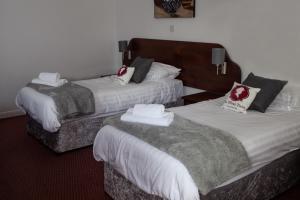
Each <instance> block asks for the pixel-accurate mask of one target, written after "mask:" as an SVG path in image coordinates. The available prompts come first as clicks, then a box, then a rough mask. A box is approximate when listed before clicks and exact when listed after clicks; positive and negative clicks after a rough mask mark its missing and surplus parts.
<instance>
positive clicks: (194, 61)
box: [123, 38, 241, 94]
mask: <svg viewBox="0 0 300 200" xmlns="http://www.w3.org/2000/svg"><path fill="white" fill-rule="evenodd" d="M212 48H224V47H223V46H222V45H220V44H217V43H202V42H186V41H172V40H156V39H143V38H133V39H131V41H130V43H129V45H128V49H129V50H130V51H131V60H129V59H128V52H126V53H125V56H124V61H123V62H124V63H125V64H126V65H130V63H131V62H132V61H133V60H134V59H135V58H136V57H137V56H141V57H146V58H154V60H155V61H156V62H162V63H165V64H170V65H173V66H176V67H178V68H181V69H182V71H181V73H180V75H179V77H178V79H181V80H182V81H183V84H184V85H186V86H190V87H194V88H199V89H203V90H207V91H209V92H213V93H217V94H225V93H227V92H228V91H229V90H230V89H231V87H232V85H233V83H234V82H240V81H241V69H240V67H239V66H238V65H237V64H236V63H235V62H233V61H232V60H231V59H230V56H229V54H228V52H227V51H226V55H225V61H226V62H227V74H225V75H222V74H219V75H217V73H216V66H214V65H213V64H212V63H211V55H212Z"/></svg>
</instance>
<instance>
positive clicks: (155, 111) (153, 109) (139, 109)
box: [132, 104, 165, 118]
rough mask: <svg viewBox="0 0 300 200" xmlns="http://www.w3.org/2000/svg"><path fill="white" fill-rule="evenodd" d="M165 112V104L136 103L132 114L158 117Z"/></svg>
mask: <svg viewBox="0 0 300 200" xmlns="http://www.w3.org/2000/svg"><path fill="white" fill-rule="evenodd" d="M164 113H165V106H164V105H162V104H136V105H135V106H134V107H133V111H132V114H133V115H136V116H141V117H152V118H160V117H163V115H164Z"/></svg>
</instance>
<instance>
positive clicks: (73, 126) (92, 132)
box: [27, 99, 183, 153]
mask: <svg viewBox="0 0 300 200" xmlns="http://www.w3.org/2000/svg"><path fill="white" fill-rule="evenodd" d="M181 105H183V100H182V99H178V100H177V101H176V102H170V103H167V104H165V106H166V107H167V108H170V107H175V106H181ZM105 118H106V117H97V116H84V117H80V118H75V119H69V120H66V121H65V122H64V123H62V125H61V127H60V129H59V130H58V131H57V132H55V133H50V132H48V131H46V130H44V129H43V127H42V126H41V125H40V124H39V123H38V122H36V121H35V120H34V119H32V118H31V117H30V116H29V115H27V132H28V134H29V135H32V136H33V137H35V138H36V139H38V140H39V141H40V142H41V143H42V144H44V145H45V146H47V147H49V148H50V149H52V150H53V151H55V152H56V153H63V152H66V151H70V150H73V149H78V148H82V147H86V146H89V145H92V144H93V142H94V139H95V137H96V134H97V133H98V131H99V130H100V128H101V127H102V124H103V121H104V120H105Z"/></svg>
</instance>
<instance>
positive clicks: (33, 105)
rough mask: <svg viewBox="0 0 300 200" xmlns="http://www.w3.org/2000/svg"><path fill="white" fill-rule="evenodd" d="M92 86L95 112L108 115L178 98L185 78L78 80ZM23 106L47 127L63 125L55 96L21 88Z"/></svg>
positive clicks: (19, 97) (51, 129) (19, 100)
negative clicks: (127, 81) (135, 81)
mask: <svg viewBox="0 0 300 200" xmlns="http://www.w3.org/2000/svg"><path fill="white" fill-rule="evenodd" d="M74 83H76V84H79V85H82V86H84V87H87V88H89V89H90V90H91V91H92V92H93V94H94V97H95V114H94V115H97V116H108V115H111V114H115V113H117V112H121V111H125V110H126V109H128V108H129V107H132V106H133V105H135V104H137V103H145V104H147V103H161V104H165V103H168V102H173V101H176V100H177V99H178V98H179V97H181V96H182V95H183V85H182V81H180V80H177V79H161V80H158V81H144V82H142V83H139V84H136V83H129V84H127V85H121V84H119V82H118V81H117V80H116V79H115V77H114V76H108V77H103V78H97V79H90V80H81V81H74ZM16 104H17V105H18V107H19V108H21V109H23V110H24V111H26V112H28V113H29V114H30V116H31V117H32V118H33V119H35V120H36V121H37V122H39V123H40V124H42V126H43V128H44V129H45V130H47V131H49V132H56V131H57V130H58V129H59V128H60V126H61V124H60V122H59V120H58V117H57V116H58V115H57V111H56V106H55V103H54V101H53V99H52V98H50V97H48V96H46V95H44V94H41V93H39V92H37V91H35V90H33V89H31V88H29V87H24V88H22V89H21V90H20V92H19V93H18V94H17V97H16Z"/></svg>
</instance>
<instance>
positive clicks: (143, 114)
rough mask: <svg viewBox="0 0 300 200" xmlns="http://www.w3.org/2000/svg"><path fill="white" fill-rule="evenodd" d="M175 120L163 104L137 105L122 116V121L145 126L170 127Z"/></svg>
mask: <svg viewBox="0 0 300 200" xmlns="http://www.w3.org/2000/svg"><path fill="white" fill-rule="evenodd" d="M173 119H174V113H172V112H165V106H164V105H161V104H136V105H135V106H134V107H133V108H129V109H128V110H127V112H126V113H125V114H123V115H122V116H121V120H122V121H127V122H137V123H143V124H150V125H157V126H169V125H170V124H171V123H172V121H173Z"/></svg>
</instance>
